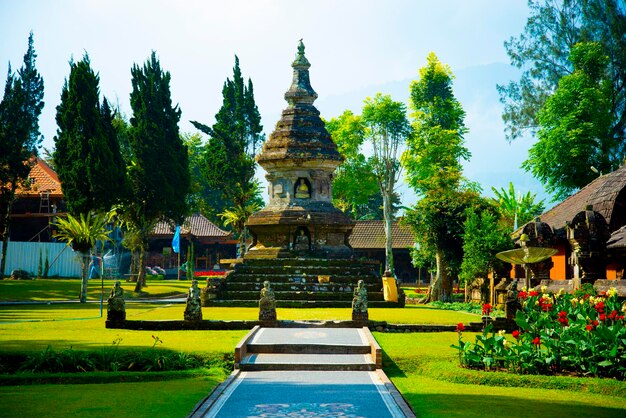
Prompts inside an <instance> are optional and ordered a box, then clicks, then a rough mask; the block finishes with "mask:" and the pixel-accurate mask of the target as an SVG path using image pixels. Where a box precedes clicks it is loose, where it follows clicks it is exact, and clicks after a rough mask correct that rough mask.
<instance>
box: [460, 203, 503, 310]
mask: <svg viewBox="0 0 626 418" xmlns="http://www.w3.org/2000/svg"><path fill="white" fill-rule="evenodd" d="M481 200H482V202H481V203H482V204H480V203H479V204H477V205H474V206H473V207H471V208H469V209H467V210H466V219H465V222H464V224H463V234H462V237H463V261H462V262H461V268H460V272H459V278H460V283H461V284H462V283H471V282H472V281H473V280H474V279H476V278H478V277H482V278H485V279H486V278H487V275H488V274H489V272H491V271H494V270H499V269H502V268H503V267H506V266H505V264H504V263H503V262H502V261H500V260H498V259H497V258H496V254H497V253H499V252H500V251H505V250H509V249H511V248H513V241H512V240H511V238H510V236H509V232H510V230H509V229H506V228H505V227H504V225H503V224H502V222H500V220H499V214H498V210H497V208H496V207H495V206H493V205H490V204H489V202H488V201H486V200H485V199H481ZM509 267H510V266H509ZM483 297H484V299H483V300H484V301H485V302H486V301H487V299H486V295H483Z"/></svg>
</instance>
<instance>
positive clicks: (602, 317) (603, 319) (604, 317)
mask: <svg viewBox="0 0 626 418" xmlns="http://www.w3.org/2000/svg"><path fill="white" fill-rule="evenodd" d="M600 321H602V322H604V321H606V315H605V314H600Z"/></svg>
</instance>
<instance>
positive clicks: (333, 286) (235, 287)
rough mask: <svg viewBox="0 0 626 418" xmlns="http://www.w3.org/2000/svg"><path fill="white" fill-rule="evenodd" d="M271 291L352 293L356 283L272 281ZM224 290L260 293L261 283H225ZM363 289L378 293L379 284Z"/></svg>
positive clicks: (369, 285)
mask: <svg viewBox="0 0 626 418" xmlns="http://www.w3.org/2000/svg"><path fill="white" fill-rule="evenodd" d="M271 283H272V289H274V291H277V292H280V291H312V292H352V291H353V290H354V287H355V286H356V283H350V284H340V283H324V284H318V283H277V282H275V281H272V282H271ZM224 287H225V289H224V290H227V291H229V292H234V291H239V290H247V291H257V292H260V291H261V289H263V283H262V282H230V281H229V282H227V283H225V284H224ZM365 288H366V289H367V290H368V292H380V291H381V289H382V284H381V283H367V284H365Z"/></svg>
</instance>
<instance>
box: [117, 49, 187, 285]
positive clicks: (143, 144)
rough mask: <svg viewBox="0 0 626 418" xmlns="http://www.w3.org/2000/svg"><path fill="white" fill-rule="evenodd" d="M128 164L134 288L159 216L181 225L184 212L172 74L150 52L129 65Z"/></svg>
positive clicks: (183, 156) (183, 154) (126, 211)
mask: <svg viewBox="0 0 626 418" xmlns="http://www.w3.org/2000/svg"><path fill="white" fill-rule="evenodd" d="M131 74H132V86H133V90H132V92H131V94H130V104H131V108H132V110H133V116H132V118H131V119H130V124H131V127H130V132H129V134H130V135H129V142H130V148H131V151H132V156H133V161H132V163H131V165H130V168H129V177H130V184H131V189H132V190H131V193H132V196H131V199H130V200H129V202H128V203H127V204H126V205H125V207H123V208H121V212H122V216H123V218H124V221H125V223H126V225H128V227H129V228H130V229H131V232H132V233H133V234H136V235H137V236H138V237H139V243H140V263H139V268H140V269H139V278H138V279H137V287H136V291H139V290H141V286H142V283H143V280H144V278H145V257H144V256H143V253H144V252H145V250H146V249H147V240H148V234H149V233H150V231H151V230H152V228H153V227H154V225H155V224H156V223H157V221H159V220H160V219H168V220H171V221H173V222H175V223H178V224H181V223H182V221H183V219H184V217H185V215H186V214H187V212H188V200H187V194H188V193H189V190H190V178H189V156H188V154H187V148H186V146H185V145H184V144H183V141H182V139H181V137H180V135H179V130H178V122H179V120H180V114H181V112H180V109H179V108H178V106H174V105H173V104H172V99H171V92H170V73H169V72H167V71H163V70H162V69H161V64H160V62H159V60H158V59H157V57H156V53H155V52H154V51H153V52H152V54H151V55H150V58H149V59H148V60H147V61H146V62H145V63H144V64H143V66H141V67H140V66H138V65H136V64H135V65H133V67H132V69H131Z"/></svg>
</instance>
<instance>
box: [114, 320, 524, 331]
mask: <svg viewBox="0 0 626 418" xmlns="http://www.w3.org/2000/svg"><path fill="white" fill-rule="evenodd" d="M492 323H493V325H494V330H495V331H499V330H501V329H504V330H506V331H509V332H510V331H512V330H514V329H517V326H516V325H515V323H514V322H512V321H507V320H505V319H504V318H496V319H495V320H494V321H492ZM257 325H260V326H266V327H278V328H361V327H363V326H367V327H368V328H369V329H370V330H371V331H376V332H391V333H400V332H402V333H404V332H455V331H456V325H439V324H389V323H387V322H384V321H276V322H266V321H210V320H203V321H177V320H172V321H137V320H126V321H106V328H110V329H129V330H137V331H139V330H141V331H185V330H197V331H209V330H213V331H226V330H249V329H252V328H254V327H255V326H257ZM483 326H484V324H483V323H482V322H472V323H469V324H465V330H466V331H469V332H480V331H481V330H482V329H483Z"/></svg>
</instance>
